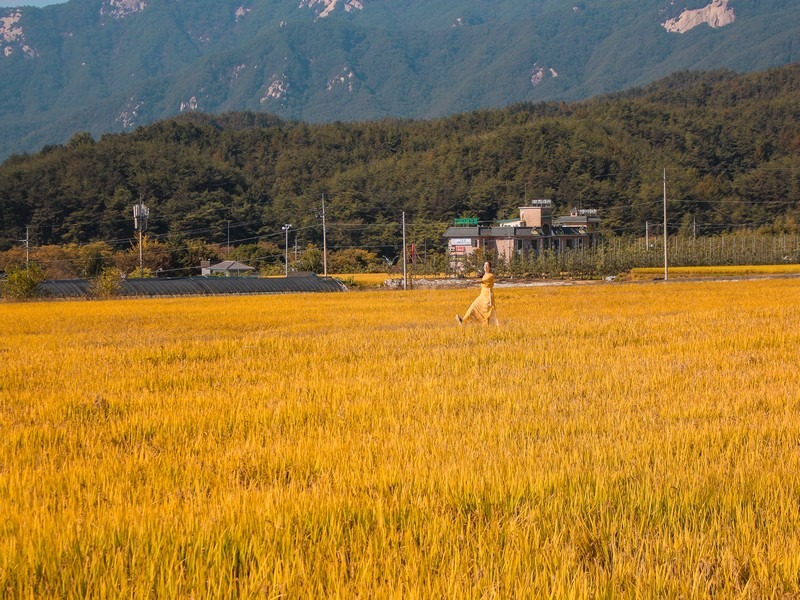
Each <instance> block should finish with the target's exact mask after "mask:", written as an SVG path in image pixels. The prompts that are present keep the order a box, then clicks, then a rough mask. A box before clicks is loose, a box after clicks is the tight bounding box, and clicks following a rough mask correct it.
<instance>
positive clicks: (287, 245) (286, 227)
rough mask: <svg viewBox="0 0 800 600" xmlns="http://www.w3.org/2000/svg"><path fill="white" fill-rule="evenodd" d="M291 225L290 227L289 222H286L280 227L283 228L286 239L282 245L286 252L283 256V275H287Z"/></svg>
mask: <svg viewBox="0 0 800 600" xmlns="http://www.w3.org/2000/svg"><path fill="white" fill-rule="evenodd" d="M291 227H292V224H291V223H286V224H285V225H284V226H283V227H281V229H283V233H284V234H285V236H286V241H285V243H284V246H283V247H284V251H285V254H286V258H285V261H286V268H285V275H286V277H288V276H289V229H291Z"/></svg>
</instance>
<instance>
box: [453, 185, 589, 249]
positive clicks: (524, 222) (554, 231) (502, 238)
mask: <svg viewBox="0 0 800 600" xmlns="http://www.w3.org/2000/svg"><path fill="white" fill-rule="evenodd" d="M552 204H553V203H552V201H551V200H549V199H541V200H534V201H532V202H531V203H529V205H528V206H521V207H520V209H519V219H512V220H506V221H500V222H499V223H497V224H496V225H490V226H482V225H479V224H478V222H477V219H456V222H455V224H454V225H453V227H449V228H448V229H447V231H446V232H445V234H444V237H445V238H447V240H448V244H447V245H448V253H449V256H450V262H451V264H453V265H457V264H459V263H460V264H463V263H464V261H465V259H466V258H468V257H469V256H470V255H471V254H472V253H473V252H475V250H477V249H478V248H483V249H484V250H485V251H486V252H488V253H494V252H496V253H497V256H499V257H502V258H504V259H505V260H508V259H510V258H511V257H512V256H513V254H514V253H518V254H527V253H534V254H537V253H539V252H542V251H544V250H552V251H554V252H560V251H561V250H566V249H575V248H588V247H591V246H593V245H594V244H595V242H596V239H597V235H598V227H599V224H600V218H599V217H598V215H597V211H596V210H592V209H589V210H580V209H573V210H572V211H571V212H570V214H569V215H567V216H562V217H557V218H556V219H555V220H554V219H553V214H552V211H553V207H552Z"/></svg>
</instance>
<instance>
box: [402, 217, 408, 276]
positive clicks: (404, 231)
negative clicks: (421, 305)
mask: <svg viewBox="0 0 800 600" xmlns="http://www.w3.org/2000/svg"><path fill="white" fill-rule="evenodd" d="M403 289H404V290H407V289H408V265H407V263H406V213H405V211H403Z"/></svg>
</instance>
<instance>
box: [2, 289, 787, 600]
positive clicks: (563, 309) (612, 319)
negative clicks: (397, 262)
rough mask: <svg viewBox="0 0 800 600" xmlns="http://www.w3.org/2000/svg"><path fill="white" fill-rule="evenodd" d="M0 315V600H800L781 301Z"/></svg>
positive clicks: (718, 298)
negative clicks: (488, 316) (468, 316)
mask: <svg viewBox="0 0 800 600" xmlns="http://www.w3.org/2000/svg"><path fill="white" fill-rule="evenodd" d="M475 293H476V290H474V289H468V290H463V289H462V290H450V291H442V290H438V291H437V290H416V291H413V292H386V291H383V292H380V291H365V292H361V293H358V294H330V295H292V296H266V297H235V298H192V299H168V300H138V301H128V300H115V301H106V302H99V301H95V302H55V303H32V304H0V326H2V331H3V334H2V338H0V431H2V436H0V595H2V596H3V597H15V598H16V597H20V598H42V597H98V598H103V597H105V598H119V597H126V598H143V597H155V598H173V597H186V598H188V597H192V598H230V597H240V598H262V597H263V598H354V597H356V598H459V597H467V598H514V597H556V598H565V597H569V598H594V597H598V596H602V597H615V598H654V597H659V598H661V597H664V598H678V597H681V598H692V597H708V596H715V597H725V598H728V597H735V598H761V597H798V596H800V359H798V355H799V354H800V352H799V351H800V280H793V279H783V280H760V281H737V282H705V283H702V282H700V283H698V282H691V283H680V282H675V283H667V284H626V285H618V284H614V285H610V284H594V285H591V284H590V285H583V286H563V287H536V288H514V289H507V288H503V289H498V290H497V292H496V297H497V303H498V311H499V316H500V319H501V323H502V327H500V328H498V329H491V330H489V329H479V328H469V329H464V330H461V329H459V328H458V327H457V326H456V325H455V321H454V314H455V313H456V312H457V311H461V312H463V311H464V310H465V309H466V307H467V305H468V304H469V302H470V301H471V300H472V298H473V296H474V295H475Z"/></svg>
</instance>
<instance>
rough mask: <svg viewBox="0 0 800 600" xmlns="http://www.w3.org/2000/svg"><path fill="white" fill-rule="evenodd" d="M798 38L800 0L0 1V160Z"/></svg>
mask: <svg viewBox="0 0 800 600" xmlns="http://www.w3.org/2000/svg"><path fill="white" fill-rule="evenodd" d="M725 15H729V16H728V18H727V20H725V19H722V20H721V17H722V16H725ZM723 21H724V22H723ZM689 24H691V25H693V26H692V27H689ZM670 28H672V29H676V31H674V32H671V31H669V29H670ZM797 39H800V7H793V6H792V5H791V2H788V1H787V0H763V1H761V2H756V0H711V2H710V3H709V2H708V0H684V2H683V3H680V4H678V3H675V2H665V1H664V0H644V1H642V2H632V1H629V0H619V1H617V2H614V3H611V4H609V3H606V2H600V0H581V1H580V2H575V3H574V4H572V5H564V3H563V2H559V1H557V0H538V1H536V2H523V1H522V0H498V1H497V2H493V3H490V2H487V1H486V0H465V1H461V2H454V1H441V2H412V1H410V0H394V1H390V0H362V1H355V0H349V1H347V2H342V1H335V0H304V1H303V2H300V3H299V4H298V3H297V2H296V1H295V0H267V1H262V2H256V1H254V0H213V1H212V0H191V1H188V2H186V1H183V2H181V1H178V0H70V2H68V3H67V4H63V5H53V6H49V7H45V8H15V9H6V10H0V93H2V94H3V97H4V98H5V100H4V102H3V103H0V158H2V157H5V156H7V155H8V154H10V153H19V152H30V151H33V150H36V149H38V148H40V147H42V146H44V145H46V144H52V143H63V142H64V141H66V140H67V139H69V138H70V137H71V136H72V135H73V134H74V133H75V132H76V131H88V132H90V133H91V134H92V135H93V136H95V137H96V136H99V135H102V134H103V133H107V132H119V131H130V130H132V129H135V128H136V127H137V126H140V125H144V124H147V123H150V122H153V121H155V120H158V119H161V118H166V117H169V116H172V115H175V114H178V113H180V112H185V111H188V110H199V111H204V112H211V113H213V112H219V111H226V110H252V111H263V112H269V113H274V114H277V115H279V116H281V117H283V118H287V119H297V120H304V121H309V122H330V121H337V120H345V121H351V120H362V119H379V118H383V117H387V116H392V117H399V118H433V117H438V116H445V115H448V114H455V113H458V112H462V111H470V110H475V109H479V108H498V107H502V106H505V105H508V104H511V103H514V102H523V101H539V100H579V99H583V98H588V97H591V96H594V95H598V94H603V93H609V92H614V91H618V90H620V89H625V88H627V87H632V86H637V85H643V84H646V83H648V82H650V81H654V80H656V79H659V78H661V77H664V76H666V75H668V74H669V73H672V72H676V71H680V70H685V69H702V70H713V69H716V68H721V67H722V68H731V69H734V70H737V71H740V72H741V71H755V70H762V69H764V68H768V67H771V66H777V65H781V64H788V63H791V62H795V61H797V60H800V49H798V44H797V42H796V40H797Z"/></svg>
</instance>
